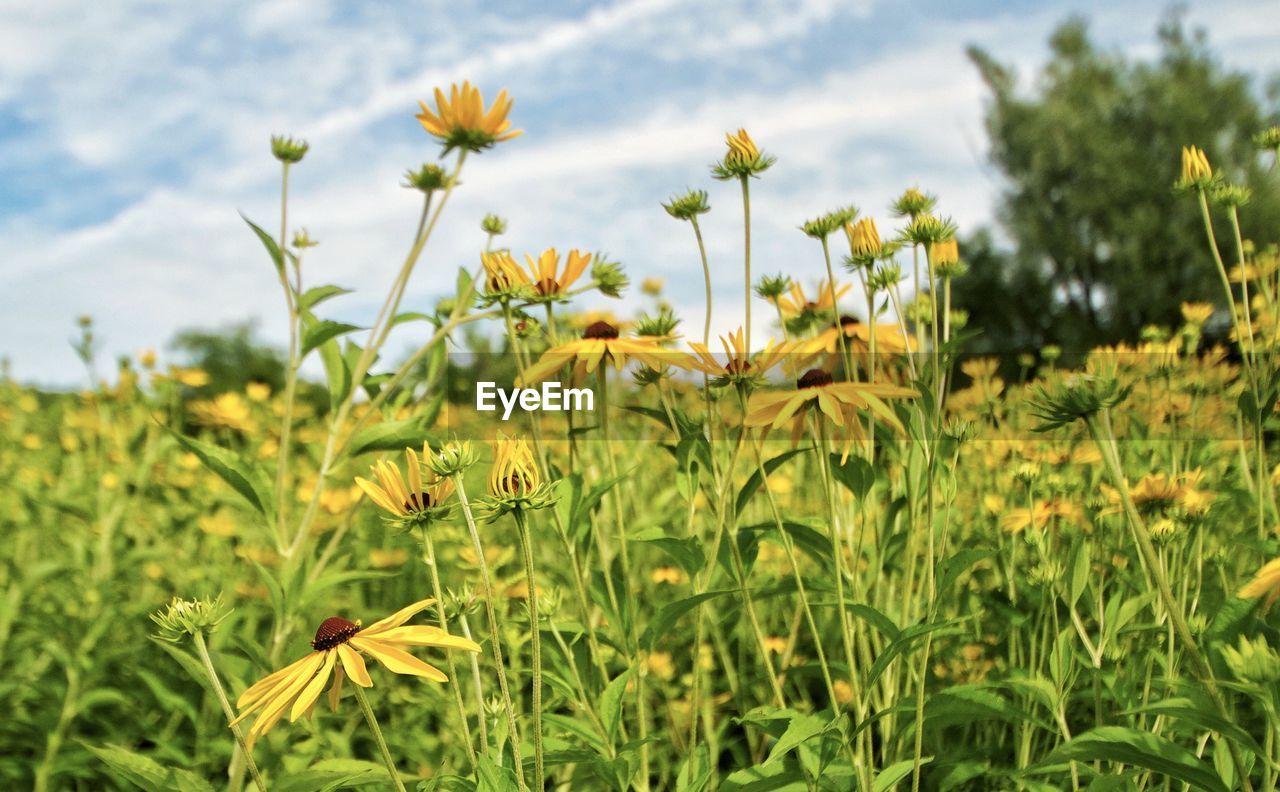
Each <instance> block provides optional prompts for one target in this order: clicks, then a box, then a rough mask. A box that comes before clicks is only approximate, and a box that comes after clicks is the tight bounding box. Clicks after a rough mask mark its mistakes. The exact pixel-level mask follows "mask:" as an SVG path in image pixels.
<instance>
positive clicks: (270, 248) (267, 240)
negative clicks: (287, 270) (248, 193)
mask: <svg viewBox="0 0 1280 792" xmlns="http://www.w3.org/2000/svg"><path fill="white" fill-rule="evenodd" d="M240 219H241V220H243V221H245V222H246V223H248V224H249V227H250V228H252V229H253V233H255V234H257V235H258V239H259V240H261V241H262V246H263V247H264V248H266V249H267V253H268V254H269V255H270V256H271V261H272V262H273V263H274V264H275V265H276V272H283V271H284V257H283V256H281V255H280V246H279V245H277V244H276V240H275V238H274V237H272V236H271V235H270V234H268V233H267V232H266V231H263V230H262V229H261V228H260V227H258V226H257V225H255V224H254V222H253V221H252V220H250V219H249V218H247V217H245V216H244V212H241V213H240Z"/></svg>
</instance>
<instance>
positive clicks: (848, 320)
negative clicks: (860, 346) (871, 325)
mask: <svg viewBox="0 0 1280 792" xmlns="http://www.w3.org/2000/svg"><path fill="white" fill-rule="evenodd" d="M860 324H862V320H861V319H859V318H858V317H856V316H850V315H849V314H844V315H843V316H841V317H840V326H841V327H856V326H857V325H860Z"/></svg>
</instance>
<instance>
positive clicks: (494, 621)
mask: <svg viewBox="0 0 1280 792" xmlns="http://www.w3.org/2000/svg"><path fill="white" fill-rule="evenodd" d="M453 487H454V489H455V490H456V491H457V493H458V503H459V504H460V505H461V506H462V514H463V516H464V517H465V518H466V521H467V530H468V531H469V532H470V534H471V549H472V550H474V551H475V554H476V561H477V563H478V564H479V565H480V580H481V582H482V583H483V584H484V612H485V615H486V616H487V617H488V619H489V636H490V641H491V643H492V648H493V662H494V665H495V667H496V668H497V671H498V687H499V688H500V689H501V690H502V704H503V707H504V708H505V709H506V711H507V720H508V721H509V722H510V726H511V754H512V757H513V758H514V759H515V765H516V782H517V783H518V784H519V786H520V790H521V792H524V791H525V790H527V789H528V787H527V786H526V785H525V780H524V770H523V763H522V760H521V758H520V729H519V726H518V725H517V723H516V708H515V705H514V704H513V703H512V701H511V687H510V686H509V685H508V684H507V666H506V663H505V662H504V661H503V659H502V631H501V630H500V629H499V628H498V612H497V610H496V609H495V608H494V607H493V578H492V577H491V576H490V575H489V562H488V561H486V560H485V557H484V545H482V544H481V543H480V531H479V530H478V529H477V528H476V520H475V516H474V515H473V514H472V512H471V501H470V500H468V499H467V490H466V487H465V486H464V485H463V483H462V474H461V473H457V474H455V475H454V477H453Z"/></svg>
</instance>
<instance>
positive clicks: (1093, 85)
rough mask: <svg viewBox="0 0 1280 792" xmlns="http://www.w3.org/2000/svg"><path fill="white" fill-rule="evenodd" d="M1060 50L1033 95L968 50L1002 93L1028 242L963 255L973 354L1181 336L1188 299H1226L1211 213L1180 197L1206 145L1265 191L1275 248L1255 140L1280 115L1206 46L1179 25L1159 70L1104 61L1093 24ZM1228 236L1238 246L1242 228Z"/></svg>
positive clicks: (1004, 138) (987, 241) (1250, 230)
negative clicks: (1212, 251)
mask: <svg viewBox="0 0 1280 792" xmlns="http://www.w3.org/2000/svg"><path fill="white" fill-rule="evenodd" d="M1049 43H1050V49H1051V60H1050V62H1049V63H1048V64H1046V65H1045V66H1044V67H1043V69H1042V70H1041V71H1040V73H1039V74H1038V75H1037V77H1036V80H1035V82H1034V83H1033V87H1032V91H1031V92H1030V93H1029V94H1028V93H1025V92H1023V91H1021V90H1020V83H1019V80H1018V76H1017V75H1016V74H1015V73H1014V72H1013V70H1012V69H1011V68H1009V67H1007V66H1003V65H1001V64H1000V63H999V61H998V58H999V53H988V52H986V51H984V50H980V49H977V48H972V49H970V51H969V55H970V58H971V60H972V61H973V62H974V64H975V66H976V67H977V68H978V70H979V72H980V73H981V75H982V78H983V80H984V81H985V82H986V85H987V88H988V89H989V90H990V95H991V98H990V102H989V104H988V105H987V116H986V122H987V130H988V133H989V135H990V140H991V159H992V162H993V163H994V164H995V165H996V166H997V167H998V168H999V169H1000V170H1001V172H1002V173H1003V174H1004V176H1005V177H1006V178H1007V179H1008V185H1007V187H1006V188H1005V190H1004V194H1003V197H1002V199H1001V209H1000V222H1001V226H1002V231H1003V232H1004V234H1006V235H1007V236H1008V238H1010V240H1011V241H1012V243H1013V247H1012V250H1010V251H1007V252H1006V251H1004V250H1001V249H999V247H998V246H997V245H996V244H995V243H994V242H993V239H992V235H991V234H990V232H986V231H980V232H978V233H976V234H975V235H973V236H971V237H969V238H968V239H966V240H965V242H964V244H963V245H962V247H961V250H962V255H963V256H964V258H965V261H966V262H967V263H968V265H969V272H968V274H967V275H966V276H965V277H963V278H960V279H957V280H956V282H955V284H954V287H953V288H954V299H955V304H956V305H957V306H958V307H960V308H962V309H964V310H965V311H968V313H969V321H970V323H971V325H972V326H976V327H979V328H982V330H983V331H984V332H983V337H982V338H980V339H979V340H977V341H976V342H975V343H974V345H972V346H971V347H970V348H971V349H972V350H974V351H992V352H1014V351H1020V350H1028V349H1030V350H1034V349H1038V348H1039V347H1041V346H1042V345H1044V344H1048V343H1055V344H1060V345H1061V346H1063V347H1064V348H1065V349H1066V350H1067V351H1068V352H1069V353H1079V352H1082V351H1085V350H1087V349H1089V348H1091V347H1092V346H1094V345H1096V344H1099V343H1107V342H1114V341H1117V340H1121V339H1128V340H1136V339H1137V338H1138V335H1139V332H1140V331H1141V330H1142V328H1143V327H1145V326H1147V325H1149V324H1156V325H1164V326H1168V325H1171V324H1174V323H1176V322H1177V320H1178V308H1179V305H1180V304H1181V303H1182V302H1186V301H1210V302H1221V300H1222V293H1221V286H1220V284H1219V283H1218V281H1217V280H1216V276H1215V272H1214V267H1213V264H1212V261H1211V259H1210V258H1209V255H1208V252H1207V251H1206V248H1205V244H1204V232H1203V228H1202V227H1201V223H1200V218H1199V214H1198V209H1197V207H1196V206H1195V203H1194V201H1193V200H1191V199H1188V198H1187V197H1186V196H1185V195H1175V194H1174V192H1173V191H1172V190H1171V189H1170V187H1169V185H1171V184H1173V182H1174V181H1175V180H1176V179H1177V178H1178V175H1179V161H1178V151H1179V150H1180V148H1181V147H1182V146H1187V145H1198V146H1201V147H1202V148H1204V149H1205V150H1206V152H1207V153H1208V155H1209V159H1210V161H1211V162H1212V163H1213V166H1214V169H1215V171H1216V172H1219V173H1223V174H1226V176H1227V177H1228V178H1229V179H1230V180H1232V181H1234V182H1239V183H1242V184H1245V185H1247V186H1249V187H1250V188H1252V191H1253V195H1254V200H1253V202H1252V204H1251V205H1250V212H1249V213H1248V217H1246V218H1244V234H1245V236H1246V238H1248V237H1251V236H1252V235H1254V234H1260V235H1261V238H1263V239H1270V237H1271V233H1272V231H1273V230H1274V229H1275V228H1276V227H1277V225H1278V224H1280V181H1277V180H1276V179H1275V178H1273V177H1272V176H1271V175H1269V174H1268V173H1267V168H1268V167H1269V166H1270V164H1271V163H1270V162H1269V161H1264V160H1263V159H1261V158H1260V157H1259V155H1258V152H1257V150H1256V149H1255V147H1254V144H1253V142H1252V140H1251V137H1252V136H1253V135H1254V134H1255V133H1256V132H1257V131H1258V130H1260V129H1263V128H1264V127H1266V126H1267V123H1268V122H1267V116H1268V115H1270V116H1272V117H1274V114H1275V108H1270V109H1268V110H1266V111H1264V110H1263V109H1262V108H1260V107H1259V104H1258V100H1257V98H1256V95H1255V92H1254V91H1253V90H1252V87H1251V86H1250V83H1249V80H1248V78H1246V77H1245V76H1244V75H1242V74H1240V73H1237V72H1232V71H1229V70H1226V69H1224V67H1223V66H1221V64H1220V63H1219V61H1218V60H1217V58H1216V57H1215V56H1214V55H1213V54H1212V53H1211V51H1210V50H1209V48H1208V46H1207V44H1206V42H1205V40H1204V38H1203V36H1202V35H1198V34H1195V35H1192V34H1188V33H1187V32H1186V31H1185V30H1184V28H1183V27H1182V24H1181V22H1180V21H1179V19H1178V18H1177V17H1176V16H1173V17H1170V18H1169V19H1167V20H1166V21H1165V22H1164V23H1163V24H1162V25H1161V27H1160V30H1159V43H1160V49H1159V53H1158V54H1157V56H1156V57H1155V58H1154V59H1152V60H1151V61H1147V62H1132V61H1129V60H1127V59H1125V58H1124V57H1123V56H1121V55H1118V54H1116V53H1114V52H1109V51H1105V50H1101V49H1099V48H1098V47H1097V46H1095V45H1094V43H1093V42H1092V41H1091V40H1090V37H1089V35H1088V33H1087V30H1086V26H1085V23H1084V22H1083V21H1082V20H1080V19H1073V20H1071V21H1068V22H1066V23H1064V24H1063V25H1061V26H1060V27H1059V28H1058V29H1057V30H1056V31H1055V32H1054V34H1053V35H1052V37H1051V38H1050V42H1049ZM1022 85H1025V83H1022ZM1218 230H1219V233H1220V236H1221V239H1223V240H1224V241H1225V240H1226V239H1227V238H1228V237H1229V233H1230V232H1229V228H1228V227H1227V226H1226V225H1225V224H1223V225H1222V226H1220V227H1219V229H1218Z"/></svg>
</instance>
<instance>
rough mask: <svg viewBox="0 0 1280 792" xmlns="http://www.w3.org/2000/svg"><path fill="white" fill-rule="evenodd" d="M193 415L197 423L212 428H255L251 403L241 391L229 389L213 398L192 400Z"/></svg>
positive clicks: (246, 430) (245, 430)
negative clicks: (250, 408) (250, 409)
mask: <svg viewBox="0 0 1280 792" xmlns="http://www.w3.org/2000/svg"><path fill="white" fill-rule="evenodd" d="M190 409H191V417H192V419H193V420H195V422H196V423H198V424H201V425H202V426H208V427H210V428H212V429H234V430H235V431H238V432H248V431H251V430H252V429H253V416H252V414H251V413H250V411H249V404H248V403H247V402H246V401H245V400H244V397H243V396H241V395H240V394H239V393H235V392H233V391H227V392H226V393H219V394H218V395H217V396H214V397H213V399H211V400H209V399H202V400H201V401H196V402H192V403H191V406H190Z"/></svg>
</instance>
